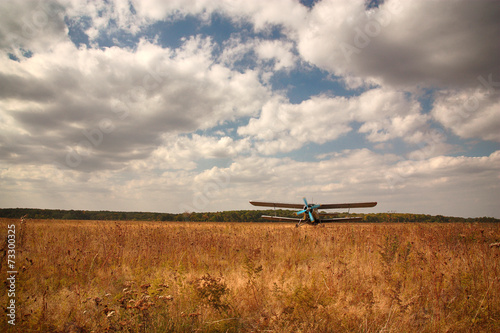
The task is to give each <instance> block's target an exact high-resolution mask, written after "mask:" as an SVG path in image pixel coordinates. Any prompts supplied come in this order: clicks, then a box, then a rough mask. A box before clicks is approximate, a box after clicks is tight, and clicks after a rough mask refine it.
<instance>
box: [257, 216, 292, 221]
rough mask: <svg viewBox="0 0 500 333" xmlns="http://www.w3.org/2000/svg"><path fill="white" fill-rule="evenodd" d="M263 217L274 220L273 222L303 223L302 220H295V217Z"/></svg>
mask: <svg viewBox="0 0 500 333" xmlns="http://www.w3.org/2000/svg"><path fill="white" fill-rule="evenodd" d="M261 217H262V218H263V219H266V220H273V221H288V222H300V221H302V219H300V218H295V217H280V216H269V215H262V216H261Z"/></svg>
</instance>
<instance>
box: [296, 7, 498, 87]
mask: <svg viewBox="0 0 500 333" xmlns="http://www.w3.org/2000/svg"><path fill="white" fill-rule="evenodd" d="M499 14H500V6H499V3H498V2H496V1H467V0H463V1H460V0H457V1H444V2H443V1H429V0H426V1H406V0H388V1H384V2H383V3H382V4H380V5H379V6H378V8H371V9H366V8H365V1H363V0H357V1H333V0H332V1H328V0H324V1H321V2H319V3H316V4H315V6H314V7H313V9H312V10H311V12H310V14H309V15H308V19H307V24H304V25H302V26H300V25H299V26H297V32H298V38H297V42H298V45H297V48H298V50H299V53H300V55H301V56H302V57H303V58H304V59H305V60H307V61H309V62H311V63H312V64H315V65H317V66H319V67H321V68H323V69H325V70H328V71H330V72H332V73H334V74H335V75H338V76H341V77H344V78H346V81H347V82H349V83H351V84H354V86H359V85H360V84H368V85H370V84H376V85H384V86H392V87H398V88H405V89H415V88H429V87H439V88H442V87H471V86H475V85H476V82H477V81H476V78H477V76H478V75H488V74H490V73H493V75H494V76H495V77H498V74H499V71H500V66H499V64H498V57H497V55H498V54H499V53H500V46H499V44H498V43H493V42H492V41H493V40H495V39H496V36H498V35H499V33H500V25H499V24H498V20H497V18H498V16H499ZM356 81H357V84H356V83H355V82H356Z"/></svg>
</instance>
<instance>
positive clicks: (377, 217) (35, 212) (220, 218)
mask: <svg viewBox="0 0 500 333" xmlns="http://www.w3.org/2000/svg"><path fill="white" fill-rule="evenodd" d="M261 215H277V216H283V217H297V215H296V214H295V211H292V210H285V209H276V210H231V211H222V212H203V213H198V212H184V213H180V214H172V213H152V212H113V211H86V210H60V209H37V208H1V209H0V217H4V218H14V219H19V218H21V217H25V218H28V219H48V220H50V219H54V220H102V221H186V222H266V220H264V219H263V218H261ZM338 216H339V217H345V216H351V217H354V216H356V217H362V218H363V220H362V221H359V222H370V223H383V222H400V223H409V222H440V223H453V222H488V223H497V222H500V220H499V219H496V218H493V217H477V218H463V217H453V216H442V215H427V214H408V213H392V212H391V213H368V214H347V213H339V214H338Z"/></svg>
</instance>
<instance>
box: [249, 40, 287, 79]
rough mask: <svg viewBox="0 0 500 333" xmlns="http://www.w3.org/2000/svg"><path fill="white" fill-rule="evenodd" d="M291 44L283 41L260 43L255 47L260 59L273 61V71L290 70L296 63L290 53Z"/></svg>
mask: <svg viewBox="0 0 500 333" xmlns="http://www.w3.org/2000/svg"><path fill="white" fill-rule="evenodd" d="M292 47H293V44H292V43H289V42H288V43H287V42H283V41H276V40H274V41H270V40H265V41H261V42H260V43H259V44H258V45H257V46H256V50H255V51H256V52H257V55H258V56H259V58H260V59H263V60H274V70H275V71H279V70H281V69H292V68H293V67H294V66H295V63H296V61H297V59H296V56H295V55H294V54H293V53H292Z"/></svg>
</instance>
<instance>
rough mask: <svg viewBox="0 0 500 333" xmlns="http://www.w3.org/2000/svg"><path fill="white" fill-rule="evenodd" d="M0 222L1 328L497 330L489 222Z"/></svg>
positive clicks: (499, 261)
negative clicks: (9, 316)
mask: <svg viewBox="0 0 500 333" xmlns="http://www.w3.org/2000/svg"><path fill="white" fill-rule="evenodd" d="M0 223H1V225H0V227H1V230H0V236H1V237H2V241H3V243H2V253H1V254H0V256H1V257H2V262H1V264H2V277H3V278H2V279H3V280H4V281H6V280H5V278H6V275H5V274H6V273H5V272H6V263H7V258H6V255H5V253H6V249H7V244H6V241H5V239H6V235H7V225H9V224H15V225H16V267H17V269H18V270H19V273H18V275H17V282H16V297H15V299H16V305H17V308H16V309H17V310H16V315H17V320H16V326H15V327H11V325H8V324H7V322H6V320H5V318H6V317H5V315H4V316H3V317H4V318H2V321H1V323H2V324H1V327H0V330H1V331H8V330H11V331H19V332H34V331H40V332H92V331H94V332H252V331H253V332H500V248H496V247H490V246H489V245H490V244H491V243H494V242H498V241H500V225H498V224H465V223H464V224H409V223H408V224H353V223H352V224H331V225H328V226H326V227H310V226H304V227H301V228H298V229H296V228H295V227H294V225H291V224H281V223H278V224H267V223H266V224H264V223H239V224H238V223H219V224H216V223H181V222H175V223H174V222H172V223H159V222H158V223H157V222H99V221H47V220H28V221H27V222H25V223H24V224H21V223H20V222H19V220H9V219H1V220H0ZM6 285H7V284H6V283H5V282H4V283H3V284H2V287H1V288H2V291H1V292H0V295H1V299H0V301H1V306H2V307H3V308H4V309H5V308H6V305H7V304H8V298H7V293H6V291H7V287H6ZM13 328H15V329H13Z"/></svg>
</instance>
